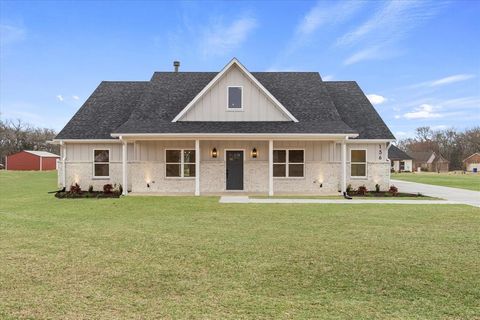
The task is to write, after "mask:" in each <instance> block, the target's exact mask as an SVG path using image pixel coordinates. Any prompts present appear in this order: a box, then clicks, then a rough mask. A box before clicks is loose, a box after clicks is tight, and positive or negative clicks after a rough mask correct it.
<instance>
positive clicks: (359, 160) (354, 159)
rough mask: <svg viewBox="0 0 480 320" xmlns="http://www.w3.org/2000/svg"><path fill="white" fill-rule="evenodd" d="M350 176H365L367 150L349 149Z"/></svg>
mask: <svg viewBox="0 0 480 320" xmlns="http://www.w3.org/2000/svg"><path fill="white" fill-rule="evenodd" d="M350 176H351V177H355V178H366V177H367V150H365V149H351V150H350Z"/></svg>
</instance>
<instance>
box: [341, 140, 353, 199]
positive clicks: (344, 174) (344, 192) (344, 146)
mask: <svg viewBox="0 0 480 320" xmlns="http://www.w3.org/2000/svg"><path fill="white" fill-rule="evenodd" d="M347 140H348V136H346V137H345V140H344V141H342V195H343V197H344V198H345V199H352V198H351V197H350V196H349V195H348V194H347V143H346V142H347Z"/></svg>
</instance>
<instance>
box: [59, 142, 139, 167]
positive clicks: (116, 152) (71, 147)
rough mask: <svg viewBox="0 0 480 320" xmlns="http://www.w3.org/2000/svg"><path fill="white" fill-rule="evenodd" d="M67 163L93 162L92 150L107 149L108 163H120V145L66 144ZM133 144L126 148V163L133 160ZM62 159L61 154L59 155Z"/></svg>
mask: <svg viewBox="0 0 480 320" xmlns="http://www.w3.org/2000/svg"><path fill="white" fill-rule="evenodd" d="M65 145H66V148H67V162H93V150H98V149H109V150H110V162H122V144H121V143H66V144H65ZM133 148H134V147H133V144H132V143H129V144H128V146H127V150H128V153H127V161H132V160H133ZM61 156H62V158H61V159H63V154H61Z"/></svg>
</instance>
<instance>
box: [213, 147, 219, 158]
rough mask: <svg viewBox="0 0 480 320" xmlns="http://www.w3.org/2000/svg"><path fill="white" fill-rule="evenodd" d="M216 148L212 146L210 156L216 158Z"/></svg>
mask: <svg viewBox="0 0 480 320" xmlns="http://www.w3.org/2000/svg"><path fill="white" fill-rule="evenodd" d="M217 155H218V154H217V148H213V149H212V158H216V157H217Z"/></svg>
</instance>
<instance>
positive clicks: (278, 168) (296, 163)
mask: <svg viewBox="0 0 480 320" xmlns="http://www.w3.org/2000/svg"><path fill="white" fill-rule="evenodd" d="M304 172H305V150H303V149H278V150H273V176H274V177H275V178H303V177H304Z"/></svg>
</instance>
